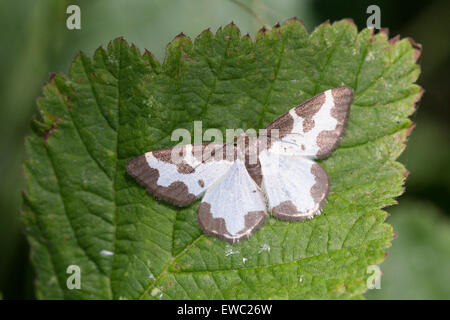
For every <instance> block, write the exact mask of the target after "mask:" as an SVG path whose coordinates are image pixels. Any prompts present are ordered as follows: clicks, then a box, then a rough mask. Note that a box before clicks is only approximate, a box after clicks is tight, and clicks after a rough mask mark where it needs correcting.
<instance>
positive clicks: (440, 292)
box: [0, 0, 450, 299]
mask: <svg viewBox="0 0 450 320" xmlns="http://www.w3.org/2000/svg"><path fill="white" fill-rule="evenodd" d="M70 4H78V5H79V6H80V8H81V26H82V29H81V30H73V31H70V30H67V28H66V18H67V17H68V15H67V14H66V8H67V6H68V5H70ZM370 4H377V5H378V6H379V7H380V8H381V26H382V27H383V28H389V30H390V35H391V36H395V35H397V34H401V36H403V37H406V36H409V37H412V38H414V40H415V41H416V42H418V43H421V44H422V45H423V53H422V56H421V58H420V60H419V63H420V64H421V67H422V74H421V76H420V78H419V81H418V82H419V84H420V85H421V86H422V87H423V88H424V89H425V94H424V96H423V98H422V100H421V102H420V104H419V109H418V111H417V112H416V114H415V115H414V117H413V118H414V121H415V122H417V126H416V129H415V130H414V131H413V133H412V135H411V136H410V140H409V145H408V148H407V150H406V152H405V153H404V154H403V155H402V157H401V161H402V162H403V163H404V164H405V165H406V166H407V168H408V169H409V170H410V171H411V175H410V177H409V178H408V180H407V186H406V187H407V188H406V193H405V194H404V195H403V196H401V197H400V198H399V199H398V200H399V205H397V206H395V207H392V208H387V211H388V212H389V213H391V214H392V216H391V217H389V219H388V222H389V223H391V224H392V225H393V226H394V229H395V231H396V233H397V235H398V237H397V239H396V240H395V241H394V242H393V246H392V247H391V248H390V249H389V250H388V252H389V256H388V258H387V259H386V261H385V262H384V263H383V264H382V265H381V269H382V271H383V272H384V275H383V276H382V280H381V289H379V290H375V289H374V290H370V291H369V292H368V293H367V295H366V297H367V298H368V299H450V166H449V164H450V148H449V138H450V134H449V124H450V117H449V115H450V108H449V101H450V90H449V85H450V75H449V74H450V72H449V70H450V68H449V67H450V59H449V57H450V54H449V53H450V42H449V30H450V28H449V24H450V1H447V0H441V1H416V2H414V1H406V0H401V1H387V0H386V1H374V0H370V1H366V0H355V1H335V0H316V1H314V0H277V1H269V0H151V1H144V0H128V1H120V0H97V1H93V0H90V1H88V0H86V1H62V0H39V1H32V0H28V1H26V0H22V1H13V0H3V1H2V2H1V3H0V24H1V28H0V35H1V39H2V46H1V47H0V70H1V73H0V152H1V154H2V157H1V158H0V179H1V183H0V292H1V293H2V295H3V298H4V299H33V298H34V297H35V296H34V293H33V291H34V289H33V278H34V275H33V268H32V266H31V265H30V262H29V248H28V245H27V242H26V239H25V237H24V231H23V226H22V224H21V222H20V220H19V216H18V211H19V210H20V205H21V194H20V192H21V190H22V188H23V178H22V175H21V163H22V160H23V157H24V152H23V151H24V143H23V137H24V136H25V135H26V134H27V132H28V130H29V129H28V125H29V121H30V119H31V117H32V115H33V114H35V113H36V104H35V100H36V97H37V96H39V95H40V94H41V89H42V85H43V84H44V83H45V82H46V80H47V79H48V76H49V72H63V73H66V74H67V72H68V68H69V65H70V63H71V61H72V59H73V57H74V56H75V55H76V53H77V52H78V51H79V50H82V51H84V52H85V53H87V54H88V55H92V53H93V51H94V50H95V48H97V47H98V46H99V45H106V44H107V43H108V42H109V41H110V40H112V39H114V38H116V37H118V36H124V37H125V39H126V40H127V41H130V42H134V43H135V44H136V45H137V47H138V48H140V49H141V50H143V49H144V48H147V49H149V50H150V51H152V52H153V53H154V54H155V55H156V56H157V57H158V58H159V59H160V60H162V58H163V57H164V49H165V46H166V44H167V43H168V42H170V41H171V40H172V38H173V37H174V36H176V35H177V34H178V33H180V32H181V31H182V32H183V33H185V34H186V35H188V36H190V37H191V38H194V37H195V36H196V35H197V34H199V33H200V32H201V31H202V30H204V29H206V28H208V27H211V30H213V31H215V30H216V29H217V28H218V27H219V26H225V25H226V24H228V23H229V22H231V21H234V22H235V23H236V24H237V25H238V26H239V28H240V29H241V32H242V33H243V34H245V33H247V32H248V33H250V35H254V34H255V32H256V31H257V30H258V29H259V28H260V27H261V26H262V24H268V25H274V24H275V23H276V22H278V21H279V22H282V21H284V20H285V19H287V18H290V17H293V16H297V17H298V18H299V19H301V20H303V22H304V23H305V25H306V27H307V29H308V30H309V31H312V30H313V28H314V27H315V26H316V25H318V24H320V23H321V22H323V21H325V20H328V19H329V20H330V21H331V22H333V21H335V20H339V19H342V18H352V19H353V20H354V21H355V23H356V24H357V26H358V28H359V29H362V28H364V27H365V25H366V20H367V18H368V16H369V14H367V13H366V8H367V7H368V6H369V5H370Z"/></svg>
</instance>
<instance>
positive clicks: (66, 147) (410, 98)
mask: <svg viewBox="0 0 450 320" xmlns="http://www.w3.org/2000/svg"><path fill="white" fill-rule="evenodd" d="M419 52H420V50H419V49H418V48H416V46H415V45H414V43H413V42H412V41H409V40H408V39H403V40H401V41H400V40H399V39H393V40H391V41H388V38H387V35H386V34H385V33H378V34H376V35H373V34H372V32H371V30H369V29H365V30H363V31H361V32H360V33H358V31H357V29H356V27H355V25H354V24H353V23H351V22H349V21H340V22H337V23H334V24H333V25H329V24H322V25H320V26H319V27H318V28H317V29H315V31H314V32H313V33H311V34H310V35H309V34H308V33H307V31H306V30H305V28H304V27H303V25H302V24H301V23H300V22H299V21H297V20H296V19H291V20H288V21H286V22H285V23H284V24H283V25H282V26H281V27H278V26H276V27H274V28H273V29H272V30H270V31H267V30H262V31H261V32H260V33H258V35H257V36H256V38H255V39H254V40H252V39H250V38H249V37H248V36H241V34H240V32H239V30H238V28H237V27H236V26H235V25H233V24H230V25H228V26H226V27H225V28H223V29H219V30H218V31H217V32H216V34H215V35H214V34H212V33H211V32H209V31H204V32H203V33H201V34H200V35H199V36H198V37H197V38H196V39H195V40H194V41H191V40H190V39H188V38H187V37H185V36H183V35H180V36H178V37H176V38H175V39H174V40H173V41H172V42H171V43H170V44H169V45H168V46H167V49H166V56H165V59H164V62H163V63H162V64H161V63H159V62H158V61H157V60H156V59H155V58H154V57H153V56H152V54H150V53H149V52H145V53H144V54H143V55H142V54H141V53H140V52H139V50H138V49H137V48H136V47H134V46H133V45H132V46H130V45H128V44H127V43H126V42H125V41H124V40H123V39H116V40H114V41H112V42H111V43H110V44H109V45H108V47H107V48H106V49H103V48H99V49H98V50H97V51H96V52H95V54H94V57H93V58H92V59H90V58H88V57H86V56H85V55H84V54H82V53H81V54H79V55H78V56H77V57H76V58H75V60H74V62H73V63H72V66H71V68H70V72H69V75H68V76H64V75H62V74H58V75H56V76H55V77H54V78H53V79H51V80H50V82H49V83H48V84H47V85H46V86H45V87H44V97H43V98H40V99H39V100H38V105H39V109H40V111H41V115H42V119H37V120H35V121H34V125H33V126H32V128H33V133H32V134H31V135H30V136H29V137H28V138H27V139H26V149H27V152H28V160H27V161H26V162H25V165H24V171H25V175H26V181H27V190H26V192H25V193H24V200H25V201H24V203H25V204H24V212H23V220H24V221H25V224H26V226H27V234H28V237H29V241H30V243H31V247H32V260H33V263H34V266H35V268H36V270H37V281H36V288H37V294H38V297H40V298H100V299H102V298H115V299H117V298H126V299H135V298H142V299H174V298H178V299H182V298H191V299H197V298H204V299H211V298H219V299H221V298H225V299H241V298H254V299H259V298H273V299H279V298H281V299H285V298H289V299H322V298H361V297H362V294H363V293H364V292H365V291H366V284H365V283H366V278H367V277H368V274H366V268H367V266H369V265H373V264H378V263H380V262H381V261H382V260H383V259H384V254H385V253H384V248H386V247H388V246H389V245H390V243H391V240H392V228H391V226H389V225H388V224H385V223H384V220H385V218H386V213H385V212H384V211H382V210H381V208H382V207H384V206H387V205H392V204H394V203H395V201H394V199H393V198H394V197H396V196H398V195H400V194H401V193H402V190H403V189H402V184H403V182H404V179H405V175H406V169H405V168H404V167H403V165H401V164H400V163H398V162H396V161H395V159H396V158H397V157H398V156H399V154H400V153H401V152H402V150H403V149H404V147H405V146H404V142H405V140H406V138H407V135H408V133H409V131H410V130H411V127H412V122H411V121H410V120H409V119H408V116H409V115H411V114H412V113H413V112H414V110H415V109H414V104H415V102H416V101H417V100H418V99H419V97H420V95H421V89H420V87H419V86H417V85H415V84H413V83H414V81H415V80H416V79H417V77H418V75H419V67H418V65H416V64H415V61H416V59H417V57H418V54H419ZM341 85H348V86H351V87H353V88H354V90H355V99H354V104H353V105H352V110H351V115H350V120H349V124H348V127H347V133H346V136H345V138H344V140H343V143H342V144H341V146H340V148H338V149H337V150H336V151H335V152H334V153H333V154H332V156H331V157H329V158H328V159H326V160H324V161H322V165H323V166H324V167H325V169H326V170H327V171H328V173H329V175H330V179H331V188H332V190H331V191H332V192H331V194H330V195H329V197H328V202H327V204H326V205H325V207H324V210H323V215H321V216H319V217H317V218H315V219H313V220H310V221H306V222H285V221H279V220H277V219H273V218H269V219H268V221H267V222H266V224H265V225H264V226H263V227H262V228H261V229H260V230H259V231H258V232H256V233H255V234H254V235H253V236H252V237H251V238H250V239H249V240H245V241H242V242H240V243H238V244H235V245H230V244H228V243H226V242H224V241H221V240H217V239H215V238H211V237H207V236H205V235H203V233H202V231H201V229H200V227H199V225H198V223H197V220H196V211H197V207H198V202H197V203H196V204H194V205H192V206H190V207H188V208H184V209H178V208H175V207H173V206H170V205H167V204H165V203H163V202H160V201H157V200H155V199H154V198H153V197H150V196H148V195H147V193H146V192H145V190H144V188H142V187H140V186H139V185H137V184H136V182H135V181H134V180H133V179H132V178H131V177H129V176H128V175H127V174H126V172H125V164H126V162H127V160H129V159H131V158H132V157H135V156H137V155H139V154H142V153H144V152H146V151H149V150H153V149H158V148H162V147H166V146H170V145H174V144H176V142H172V141H170V136H171V132H172V131H173V130H174V129H177V128H187V129H189V130H192V129H193V121H194V120H202V121H203V129H204V130H205V129H207V128H219V129H221V130H222V131H224V130H225V129H226V128H243V129H247V128H256V129H258V128H263V127H264V126H265V125H267V124H268V123H269V122H270V121H272V120H273V119H274V118H276V117H278V116H280V115H281V114H283V113H284V112H286V111H287V110H288V109H289V108H291V107H292V106H294V105H297V104H299V103H300V102H302V101H304V100H306V99H308V98H310V97H312V96H314V95H315V94H317V93H319V92H321V91H324V90H326V89H329V88H333V87H337V86H341ZM108 253H113V254H108ZM72 264H75V265H78V266H80V268H81V289H80V290H76V289H74V290H68V289H67V287H66V281H67V277H68V276H69V274H67V273H66V269H67V267H68V266H69V265H72Z"/></svg>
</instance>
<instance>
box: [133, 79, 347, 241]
mask: <svg viewBox="0 0 450 320" xmlns="http://www.w3.org/2000/svg"><path fill="white" fill-rule="evenodd" d="M352 100H353V89H352V88H350V87H346V86H344V87H338V88H334V89H330V90H327V91H325V92H322V93H320V94H318V95H316V96H315V97H313V98H311V99H309V100H307V101H305V102H303V103H302V104H300V105H298V106H296V107H294V108H292V109H290V110H289V111H288V112H286V113H285V114H283V115H282V116H281V117H279V118H277V119H276V120H274V121H273V122H271V123H270V124H269V125H267V127H266V128H265V129H266V132H267V135H266V137H265V139H263V138H262V137H261V136H258V137H256V138H255V139H249V138H248V137H245V138H244V139H243V141H244V147H243V148H238V146H237V145H236V143H217V142H211V143H203V144H189V145H184V146H175V147H172V148H166V149H160V150H155V151H151V152H147V153H145V154H143V155H140V156H138V157H136V158H134V159H132V160H130V161H129V162H128V163H127V172H128V173H129V174H130V175H131V176H132V177H134V178H135V179H136V180H137V182H138V183H140V184H141V185H143V186H144V187H145V189H146V190H147V192H148V193H149V194H151V195H154V196H155V197H156V198H158V199H161V200H164V201H167V202H169V203H171V204H173V205H176V206H181V207H184V206H188V205H190V204H191V203H193V202H194V201H195V200H197V199H199V198H202V201H201V203H200V205H199V207H198V222H199V224H200V226H201V228H202V229H203V231H204V233H205V234H207V235H212V236H215V237H218V238H220V239H223V240H226V241H230V242H237V241H240V240H242V239H244V238H248V237H250V235H252V234H253V233H254V232H255V230H257V229H258V228H259V227H261V226H262V225H263V224H264V221H265V219H266V216H267V211H268V212H269V213H270V214H272V215H273V216H275V217H277V218H279V219H282V220H305V219H311V218H313V217H314V216H316V215H319V214H320V213H321V208H322V206H323V204H324V203H325V200H326V198H327V196H328V193H329V190H330V180H329V177H328V174H327V172H326V171H325V170H324V169H323V167H322V166H320V165H319V164H318V163H316V162H315V161H314V160H315V159H323V158H326V157H328V156H329V155H330V154H331V152H332V151H333V150H334V149H335V148H336V147H337V146H338V145H339V143H340V141H341V139H342V137H343V135H344V129H345V126H346V123H347V120H348V117H349V112H350V105H351V103H352ZM274 132H276V133H277V134H276V135H275V134H273V133H274ZM251 152H253V154H254V155H256V161H255V160H253V161H250V158H251V157H250V155H251ZM175 158H177V159H175Z"/></svg>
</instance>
